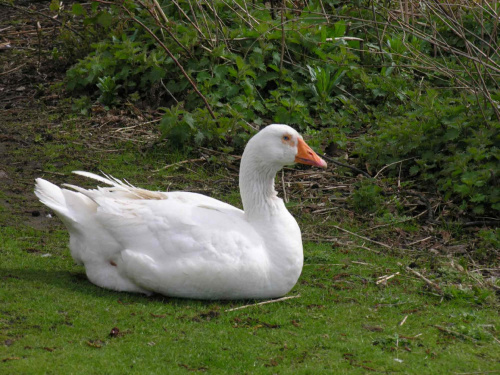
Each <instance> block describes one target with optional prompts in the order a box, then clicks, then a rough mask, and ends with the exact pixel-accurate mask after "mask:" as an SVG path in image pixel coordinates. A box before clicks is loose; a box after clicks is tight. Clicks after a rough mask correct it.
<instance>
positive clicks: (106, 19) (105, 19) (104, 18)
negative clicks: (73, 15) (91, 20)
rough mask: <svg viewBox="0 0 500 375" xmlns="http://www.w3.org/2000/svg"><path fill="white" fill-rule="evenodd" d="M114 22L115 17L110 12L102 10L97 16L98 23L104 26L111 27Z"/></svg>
mask: <svg viewBox="0 0 500 375" xmlns="http://www.w3.org/2000/svg"><path fill="white" fill-rule="evenodd" d="M112 22H113V17H112V16H111V14H109V13H108V12H101V13H100V14H99V15H98V16H97V23H99V25H101V26H104V27H110V26H111V24H112Z"/></svg>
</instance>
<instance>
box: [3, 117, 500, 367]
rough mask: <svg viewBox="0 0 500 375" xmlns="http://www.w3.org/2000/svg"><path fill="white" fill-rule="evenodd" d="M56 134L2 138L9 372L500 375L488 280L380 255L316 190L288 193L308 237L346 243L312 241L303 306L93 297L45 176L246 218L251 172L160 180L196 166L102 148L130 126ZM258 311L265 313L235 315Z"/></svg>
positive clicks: (219, 168) (201, 167) (214, 167)
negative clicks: (38, 193) (86, 180)
mask: <svg viewBox="0 0 500 375" xmlns="http://www.w3.org/2000/svg"><path fill="white" fill-rule="evenodd" d="M45 121H46V123H45V124H44V125H42V126H40V125H39V124H38V123H37V124H36V126H35V125H34V124H33V123H30V122H29V121H26V122H23V125H22V124H21V123H11V124H10V125H11V127H9V128H7V127H6V128H5V129H3V130H5V131H10V132H11V134H12V138H13V141H12V142H10V143H8V144H7V146H6V147H7V148H6V149H5V150H4V151H5V152H6V153H5V154H6V155H8V163H6V164H5V167H2V170H4V172H5V173H6V175H7V178H6V179H4V181H6V182H7V183H6V184H4V185H3V186H4V188H2V191H0V203H1V205H0V280H1V287H0V373H2V374H43V373H51V374H82V373H85V374H124V373H139V374H156V373H181V374H182V373H191V372H207V373H214V374H218V373H230V374H235V373H238V374H240V373H283V374H286V373H294V374H296V373H298V374H318V373H330V374H331V373H334V374H343V373H349V374H350V373H353V374H358V373H359V374H365V373H371V372H383V373H402V374H404V373H411V374H452V373H457V374H459V373H477V374H479V373H485V374H486V373H499V372H500V341H499V339H498V337H499V332H500V319H499V316H498V305H499V304H498V295H497V296H496V295H495V293H494V292H493V291H492V290H490V289H489V288H487V286H486V284H485V283H484V282H482V280H481V279H480V278H481V276H480V275H478V274H476V275H474V274H472V273H470V272H467V269H466V268H465V269H464V267H463V266H459V265H457V264H455V263H454V262H453V259H451V258H449V257H443V256H436V255H435V254H433V253H432V252H429V253H422V252H418V253H415V252H405V251H402V250H398V249H396V248H391V249H388V248H386V247H382V246H378V245H376V244H373V243H369V244H368V245H367V243H366V241H364V240H362V239H360V238H358V237H353V236H350V235H349V234H346V233H345V232H341V231H338V230H337V229H336V228H335V227H333V226H332V225H337V226H341V227H344V228H346V229H349V230H351V231H353V232H358V231H359V233H362V234H363V235H364V236H368V237H371V236H374V235H375V232H367V231H362V229H366V228H362V224H361V223H360V222H358V221H357V218H356V216H354V217H353V218H352V217H351V218H349V217H347V216H345V215H344V213H345V210H344V211H340V209H339V213H338V214H333V215H331V216H328V217H326V218H325V217H324V216H319V215H315V214H314V213H311V212H310V210H309V212H308V211H307V210H306V209H304V208H303V207H305V206H306V205H305V203H304V202H305V201H306V199H305V198H304V196H307V194H308V193H307V191H306V192H305V193H304V194H303V195H302V196H301V195H296V194H293V193H292V194H289V197H290V199H291V201H290V206H291V209H292V211H293V212H294V214H295V215H296V217H297V218H298V222H299V224H300V225H301V227H302V228H303V231H304V236H305V237H306V238H311V232H314V233H315V234H318V233H322V235H323V236H329V237H328V238H330V237H334V238H339V239H340V240H341V241H340V242H317V241H315V242H311V241H306V242H305V246H304V247H305V266H304V270H303V273H302V276H301V278H300V280H299V282H298V284H297V285H296V286H295V288H294V289H293V290H292V292H291V293H290V294H289V296H292V297H296V298H290V299H288V300H284V301H280V302H276V303H269V304H264V305H254V304H255V303H257V302H259V301H230V302H227V301H213V302H202V301H191V300H181V299H172V298H167V297H163V296H159V295H157V296H153V297H145V296H141V295H134V294H129V293H116V292H111V291H108V290H104V289H101V288H98V287H96V286H94V285H93V284H91V283H90V282H89V281H88V280H87V279H86V277H85V271H84V269H83V268H82V267H79V266H76V265H75V264H74V262H73V260H72V259H71V256H70V254H69V250H68V249H67V245H66V243H67V241H68V235H67V233H66V231H65V230H64V227H63V226H62V224H61V223H60V221H59V220H58V219H57V218H55V217H53V218H50V217H47V214H49V213H50V212H49V211H47V210H46V209H45V208H44V207H43V206H42V205H41V204H39V203H38V202H37V201H36V200H35V198H34V196H33V195H32V193H31V191H32V183H33V177H35V176H45V178H48V179H49V180H52V181H54V182H57V183H60V182H63V181H67V182H70V181H71V182H75V181H78V183H80V182H83V180H80V179H79V177H77V176H71V175H70V174H69V172H70V171H71V170H74V169H87V170H92V171H97V170H99V169H102V170H104V171H106V172H109V173H111V174H113V175H115V176H117V177H124V178H126V179H127V180H129V181H130V182H132V183H134V184H137V185H138V186H141V187H147V188H151V189H161V190H167V189H171V190H173V189H186V190H195V191H202V192H207V193H210V194H211V195H213V196H215V197H217V198H221V199H223V200H226V201H229V202H231V203H233V204H238V205H239V201H238V199H239V198H238V193H237V190H236V186H237V184H236V180H235V173H236V172H235V167H237V163H235V162H233V161H230V160H229V161H228V160H227V158H226V157H222V156H221V157H219V158H218V159H217V158H216V159H212V160H211V161H210V162H205V163H202V164H196V163H185V164H179V165H177V166H173V167H171V168H167V169H162V170H160V171H159V172H153V171H154V170H157V169H159V168H161V167H162V166H163V165H165V164H172V163H178V162H179V161H182V160H185V159H187V158H188V157H187V156H185V155H182V154H181V153H178V152H174V151H172V150H166V149H164V148H163V146H162V145H161V144H160V145H157V146H155V147H144V146H143V145H141V144H140V143H139V144H138V143H134V142H133V141H132V140H126V139H124V138H125V137H123V136H122V139H119V140H114V141H113V142H114V143H113V144H111V145H110V144H101V143H99V139H104V138H107V139H108V140H109V139H110V137H109V135H110V134H117V132H116V129H108V130H102V129H101V130H96V129H97V128H92V127H88V126H87V127H86V126H77V125H76V122H75V121H73V122H71V121H70V122H69V123H68V124H67V126H66V127H65V131H64V132H62V131H61V130H60V128H58V127H57V125H54V124H56V123H57V121H56V120H55V119H50V118H45ZM14 125H15V126H14ZM48 134H50V136H47V135H48ZM118 134H121V133H118ZM100 137H102V138H100ZM139 139H144V138H139ZM20 140H22V141H23V142H24V143H22V142H17V141H20ZM90 144H93V145H96V144H97V145H99V147H100V149H99V150H93V149H90V148H89V147H88V145H90ZM102 150H120V151H119V152H100V151H102ZM288 173H291V171H287V174H288ZM290 179H291V177H290ZM320 198H321V195H320ZM299 203H300V204H299ZM398 228H399V230H402V229H401V228H403V229H404V230H406V231H407V232H408V233H413V234H414V235H415V239H418V238H417V237H418V236H417V235H418V230H419V225H418V223H415V222H405V223H404V225H400V226H399V227H398V226H397V225H393V226H385V227H383V228H381V229H378V232H376V233H377V238H384V236H385V238H389V237H390V236H391V235H394V233H396V232H395V229H398ZM368 246H369V247H368ZM457 262H458V261H457ZM457 262H456V263H457ZM408 265H409V266H410V267H411V268H412V269H414V270H417V271H418V272H420V273H422V274H425V275H426V277H427V278H429V279H431V281H432V282H433V283H436V284H439V286H440V288H441V290H438V289H436V288H434V287H432V286H430V285H429V284H428V283H426V282H425V281H424V280H423V279H422V278H420V277H418V276H416V275H415V274H414V273H412V272H409V271H408V270H407V269H406V268H405V267H406V266H408ZM391 275H394V276H393V277H391V278H388V279H387V281H386V282H379V283H377V281H380V279H381V277H383V276H391ZM244 305H252V306H249V307H245V308H242V309H237V310H232V309H235V308H237V307H241V306H244ZM228 310H232V311H228Z"/></svg>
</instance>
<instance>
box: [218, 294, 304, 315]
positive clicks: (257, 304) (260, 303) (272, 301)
mask: <svg viewBox="0 0 500 375" xmlns="http://www.w3.org/2000/svg"><path fill="white" fill-rule="evenodd" d="M299 297H300V294H297V295H296V296H287V297H282V298H278V299H272V300H269V301H264V302H259V303H253V304H251V305H244V306H239V307H235V308H232V309H227V310H225V312H229V311H236V310H241V309H246V308H247V307H254V306H260V305H266V304H268V303H275V302H281V301H286V300H287V299H292V298H299Z"/></svg>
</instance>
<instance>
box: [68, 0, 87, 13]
mask: <svg viewBox="0 0 500 375" xmlns="http://www.w3.org/2000/svg"><path fill="white" fill-rule="evenodd" d="M71 13H73V14H74V15H75V16H83V15H85V14H87V12H86V10H85V8H84V7H83V6H82V4H80V3H74V4H73V6H72V7H71Z"/></svg>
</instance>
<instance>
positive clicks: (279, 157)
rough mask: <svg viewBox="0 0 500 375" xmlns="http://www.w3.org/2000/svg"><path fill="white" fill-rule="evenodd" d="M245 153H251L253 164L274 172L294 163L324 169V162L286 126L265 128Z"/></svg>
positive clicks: (296, 133)
mask: <svg viewBox="0 0 500 375" xmlns="http://www.w3.org/2000/svg"><path fill="white" fill-rule="evenodd" d="M245 153H251V155H252V159H253V162H254V163H256V164H259V165H261V166H268V167H270V169H271V170H274V171H278V170H280V169H281V168H283V167H284V166H285V165H290V164H294V163H301V164H307V165H313V166H317V167H321V168H326V162H325V161H324V160H323V159H321V158H320V157H319V156H318V155H317V154H316V153H315V152H314V151H313V150H312V149H311V148H310V147H309V146H308V145H307V143H306V142H305V141H304V140H303V139H302V136H301V135H300V134H299V133H298V132H297V131H296V130H295V129H293V128H291V127H290V126H288V125H280V124H273V125H269V126H267V127H265V128H264V129H262V130H261V131H260V132H259V133H257V135H255V136H254V137H253V138H252V139H251V140H250V141H249V142H248V144H247V147H246V148H245ZM245 153H244V154H245ZM244 156H245V155H244Z"/></svg>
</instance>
